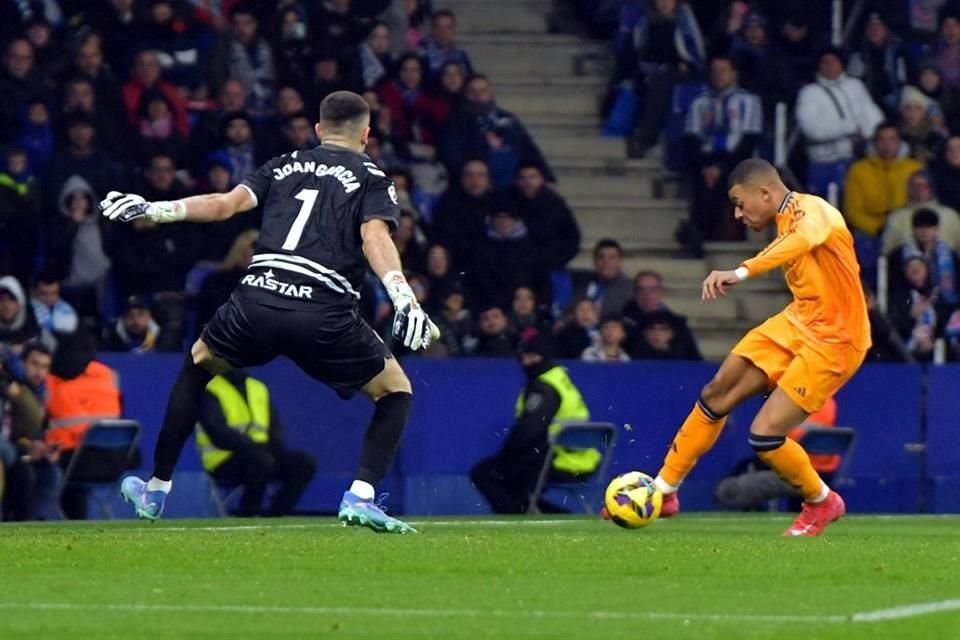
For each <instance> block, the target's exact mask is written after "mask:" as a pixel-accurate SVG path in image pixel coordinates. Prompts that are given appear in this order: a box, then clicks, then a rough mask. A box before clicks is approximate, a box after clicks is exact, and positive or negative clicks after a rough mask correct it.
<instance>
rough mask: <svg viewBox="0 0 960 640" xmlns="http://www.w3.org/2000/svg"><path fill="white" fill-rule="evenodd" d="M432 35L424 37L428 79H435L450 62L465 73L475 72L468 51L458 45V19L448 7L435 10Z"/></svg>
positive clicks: (422, 47) (423, 46) (423, 43)
mask: <svg viewBox="0 0 960 640" xmlns="http://www.w3.org/2000/svg"><path fill="white" fill-rule="evenodd" d="M430 22H431V30H430V36H429V37H427V38H424V39H423V42H422V43H421V49H422V50H423V58H424V60H425V61H426V63H427V65H426V66H427V69H426V71H427V79H428V80H430V81H434V80H436V79H437V77H438V76H439V75H440V72H441V71H442V70H443V66H444V65H445V64H448V63H450V62H453V63H456V64H457V65H459V66H460V69H461V70H462V71H463V73H464V75H467V76H469V75H471V74H472V73H473V65H472V64H471V63H470V56H468V55H467V52H466V51H464V50H463V49H461V48H460V47H458V46H457V43H456V42H455V39H456V35H457V19H456V17H455V16H454V15H453V12H452V11H450V10H448V9H441V10H440V11H434V12H433V16H432V17H431V19H430Z"/></svg>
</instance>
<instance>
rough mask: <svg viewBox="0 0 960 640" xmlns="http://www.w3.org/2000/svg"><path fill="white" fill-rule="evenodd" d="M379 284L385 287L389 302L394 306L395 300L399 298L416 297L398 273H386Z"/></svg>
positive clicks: (405, 280) (401, 274)
mask: <svg viewBox="0 0 960 640" xmlns="http://www.w3.org/2000/svg"><path fill="white" fill-rule="evenodd" d="M380 282H382V283H383V286H384V287H386V289H387V295H388V296H390V300H391V302H393V303H394V304H396V302H397V298H401V297H403V298H414V299H416V296H415V295H414V294H413V289H411V288H410V285H409V284H408V283H407V279H406V278H405V277H404V275H403V273H402V272H400V271H388V272H387V274H386V275H385V276H383V278H382V279H381V280H380Z"/></svg>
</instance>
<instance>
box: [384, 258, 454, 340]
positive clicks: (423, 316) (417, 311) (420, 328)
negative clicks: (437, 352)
mask: <svg viewBox="0 0 960 640" xmlns="http://www.w3.org/2000/svg"><path fill="white" fill-rule="evenodd" d="M382 282H383V286H384V287H386V288H387V294H388V295H389V296H390V300H391V301H393V309H394V316H393V337H394V338H395V339H396V340H399V341H402V342H403V346H405V347H407V348H409V349H410V350H411V351H417V350H419V349H426V348H427V347H429V346H430V343H431V342H432V341H433V340H435V339H436V338H438V337H440V330H439V329H438V328H437V326H436V325H435V324H433V322H431V320H430V318H429V317H428V316H427V313H426V312H425V311H424V310H423V309H422V308H421V307H420V303H419V302H417V297H416V295H414V293H413V289H411V288H410V285H409V284H408V283H407V279H406V278H405V277H404V276H403V274H402V273H400V272H399V271H391V272H389V273H388V274H387V275H385V276H384V277H383V280H382Z"/></svg>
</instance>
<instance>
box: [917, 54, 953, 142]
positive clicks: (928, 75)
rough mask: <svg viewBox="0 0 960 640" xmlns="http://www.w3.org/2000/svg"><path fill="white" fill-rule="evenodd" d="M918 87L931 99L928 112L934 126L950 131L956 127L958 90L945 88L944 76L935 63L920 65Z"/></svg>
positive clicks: (930, 61) (926, 62)
mask: <svg viewBox="0 0 960 640" xmlns="http://www.w3.org/2000/svg"><path fill="white" fill-rule="evenodd" d="M916 86H917V89H919V90H920V91H921V92H922V93H923V95H925V96H926V97H927V98H928V99H929V102H928V103H927V105H928V109H927V112H928V115H929V116H930V118H931V120H932V121H933V124H934V125H936V126H938V127H946V129H947V130H948V131H949V129H950V127H951V126H955V124H956V122H957V116H958V111H960V96H958V93H957V91H956V90H954V89H948V88H946V87H945V86H944V84H943V75H941V73H940V68H939V67H938V66H937V63H936V62H935V61H932V60H926V61H924V62H921V63H920V66H919V71H918V73H917V85H916Z"/></svg>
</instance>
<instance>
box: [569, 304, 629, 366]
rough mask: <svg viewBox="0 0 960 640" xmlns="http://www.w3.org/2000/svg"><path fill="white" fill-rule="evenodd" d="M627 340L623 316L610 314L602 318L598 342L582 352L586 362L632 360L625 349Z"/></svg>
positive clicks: (581, 357) (581, 355)
mask: <svg viewBox="0 0 960 640" xmlns="http://www.w3.org/2000/svg"><path fill="white" fill-rule="evenodd" d="M626 342H627V329H626V327H625V326H624V323H623V316H621V315H619V314H614V313H611V314H608V315H604V316H602V317H601V318H600V337H599V340H597V342H596V343H595V344H593V345H591V346H589V347H587V348H586V349H584V351H583V353H582V354H580V359H581V360H583V361H585V362H630V356H629V355H627V352H626V351H625V350H624V349H623V346H624V344H626Z"/></svg>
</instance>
